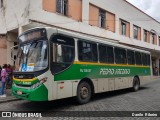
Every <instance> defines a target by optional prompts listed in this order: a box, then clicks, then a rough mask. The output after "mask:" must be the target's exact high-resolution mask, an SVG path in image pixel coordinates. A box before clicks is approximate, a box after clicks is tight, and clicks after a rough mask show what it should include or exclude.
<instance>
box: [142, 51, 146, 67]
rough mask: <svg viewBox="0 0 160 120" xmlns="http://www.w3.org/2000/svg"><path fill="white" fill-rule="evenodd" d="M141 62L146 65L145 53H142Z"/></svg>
mask: <svg viewBox="0 0 160 120" xmlns="http://www.w3.org/2000/svg"><path fill="white" fill-rule="evenodd" d="M142 63H143V65H144V66H146V65H147V54H144V53H142Z"/></svg>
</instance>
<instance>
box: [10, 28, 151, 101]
mask: <svg viewBox="0 0 160 120" xmlns="http://www.w3.org/2000/svg"><path fill="white" fill-rule="evenodd" d="M18 41H19V45H18V53H17V59H16V62H15V64H16V65H15V71H14V73H13V85H12V94H13V96H15V97H17V98H21V99H26V100H29V101H52V100H57V99H62V98H68V97H76V98H77V101H78V102H79V103H80V104H85V103H87V102H89V101H90V99H91V97H92V96H93V95H94V94H95V93H102V92H107V91H114V90H120V89H125V88H131V89H132V90H133V91H137V90H138V89H139V88H140V86H142V85H144V84H146V83H149V82H150V81H151V74H152V66H151V55H150V52H148V51H144V50H140V49H136V48H133V47H127V46H125V45H120V44H118V43H115V42H111V40H109V39H107V38H106V39H103V38H98V37H94V36H90V35H85V34H81V33H76V32H73V31H67V30H63V29H59V28H51V27H44V28H33V29H30V30H27V31H25V32H24V33H22V34H21V35H20V36H19V37H18Z"/></svg>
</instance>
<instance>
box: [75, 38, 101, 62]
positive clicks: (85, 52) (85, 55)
mask: <svg viewBox="0 0 160 120" xmlns="http://www.w3.org/2000/svg"><path fill="white" fill-rule="evenodd" d="M97 58H98V57H97V44H96V43H92V42H85V41H78V59H79V60H80V61H85V62H97Z"/></svg>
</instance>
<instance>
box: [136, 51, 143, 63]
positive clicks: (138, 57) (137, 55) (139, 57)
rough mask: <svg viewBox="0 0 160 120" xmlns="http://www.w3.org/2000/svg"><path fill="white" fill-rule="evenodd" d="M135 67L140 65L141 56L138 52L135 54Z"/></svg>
mask: <svg viewBox="0 0 160 120" xmlns="http://www.w3.org/2000/svg"><path fill="white" fill-rule="evenodd" d="M135 59H136V65H142V55H141V53H140V52H135Z"/></svg>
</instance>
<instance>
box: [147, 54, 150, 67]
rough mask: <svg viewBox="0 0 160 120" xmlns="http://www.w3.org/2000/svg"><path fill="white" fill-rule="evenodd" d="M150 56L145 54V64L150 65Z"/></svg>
mask: <svg viewBox="0 0 160 120" xmlns="http://www.w3.org/2000/svg"><path fill="white" fill-rule="evenodd" d="M150 57H151V56H150V55H149V54H147V65H148V66H150Z"/></svg>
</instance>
